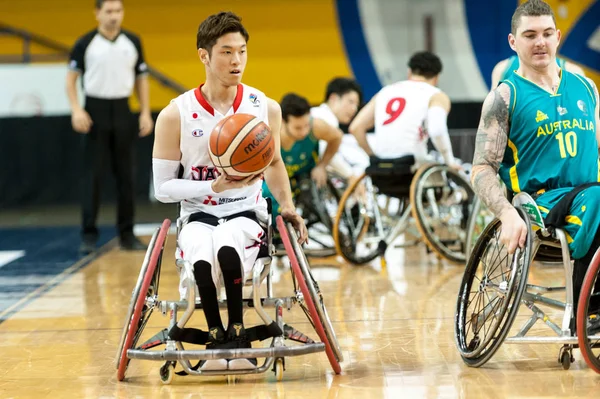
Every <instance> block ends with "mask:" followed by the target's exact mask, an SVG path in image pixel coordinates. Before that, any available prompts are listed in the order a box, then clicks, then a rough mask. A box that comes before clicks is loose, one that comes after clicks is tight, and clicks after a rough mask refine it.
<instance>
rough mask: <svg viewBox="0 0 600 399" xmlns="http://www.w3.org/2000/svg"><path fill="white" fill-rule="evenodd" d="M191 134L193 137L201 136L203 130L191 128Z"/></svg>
mask: <svg viewBox="0 0 600 399" xmlns="http://www.w3.org/2000/svg"><path fill="white" fill-rule="evenodd" d="M192 136H194V137H202V136H204V130H202V129H194V130H192Z"/></svg>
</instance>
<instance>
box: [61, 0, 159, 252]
mask: <svg viewBox="0 0 600 399" xmlns="http://www.w3.org/2000/svg"><path fill="white" fill-rule="evenodd" d="M95 12H96V20H97V21H98V27H97V28H96V29H94V30H93V31H91V32H89V33H86V34H85V35H83V36H81V37H80V38H79V39H78V40H77V42H76V43H75V46H74V47H73V49H72V52H71V56H70V62H69V69H70V71H69V72H68V74H67V93H68V96H69V101H70V104H71V110H72V116H71V123H72V125H73V129H74V130H75V131H76V132H77V133H81V134H83V135H84V137H83V141H84V149H83V151H84V165H83V172H84V176H85V178H84V187H83V203H82V208H83V209H82V230H81V234H82V243H81V247H80V251H81V252H82V253H84V254H88V253H90V252H92V251H94V250H95V248H96V241H97V238H98V229H97V227H96V219H97V215H98V209H99V206H100V186H101V181H102V177H103V175H104V172H105V171H106V170H107V169H112V170H113V173H114V175H115V178H116V182H117V195H118V210H117V228H118V233H119V237H120V242H121V248H122V249H125V250H143V249H145V246H144V245H143V244H142V243H141V242H140V241H139V240H138V239H137V238H136V237H135V236H134V234H133V219H134V192H135V191H134V167H133V164H134V162H133V160H134V147H135V141H136V138H137V137H138V136H140V137H144V136H147V135H149V134H150V133H151V132H152V128H153V124H154V122H153V120H152V116H151V113H150V93H149V86H148V79H147V77H146V73H147V70H148V67H147V66H146V63H145V62H144V56H143V52H142V44H141V41H140V38H139V37H138V36H136V35H134V34H133V33H130V32H127V31H125V30H123V29H121V23H122V21H123V2H122V1H121V0H96V10H95ZM79 76H81V78H82V84H83V91H84V94H85V108H82V107H81V106H80V104H79V101H78V98H77V85H76V82H77V78H78V77H79ZM134 88H135V91H136V94H137V97H138V99H139V103H140V116H139V125H138V124H137V123H136V121H135V118H134V116H133V114H132V113H131V111H130V109H129V104H128V99H129V97H130V96H131V93H132V91H133V89H134Z"/></svg>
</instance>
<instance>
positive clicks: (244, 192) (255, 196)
mask: <svg viewBox="0 0 600 399" xmlns="http://www.w3.org/2000/svg"><path fill="white" fill-rule="evenodd" d="M201 87H202V86H200V87H197V88H195V89H193V90H189V91H187V92H185V93H183V94H181V95H180V96H179V97H177V98H175V99H174V100H173V101H174V102H175V104H176V105H177V108H179V115H180V119H181V134H180V137H181V138H180V150H181V161H180V162H181V167H182V169H183V175H182V176H181V177H180V178H182V179H189V180H203V181H210V180H214V179H216V178H217V177H218V175H219V172H218V171H217V169H216V168H215V166H214V165H213V163H212V161H211V158H210V155H209V154H208V145H209V141H210V133H211V132H212V130H213V128H214V127H215V125H216V124H217V123H218V122H219V121H220V120H222V119H223V118H225V117H226V116H229V115H232V114H234V113H238V114H239V113H245V114H251V115H254V116H255V117H256V118H258V119H259V120H261V121H263V122H264V123H266V124H267V125H268V124H269V120H268V103H267V97H266V96H265V94H264V93H263V92H261V91H259V90H257V89H255V88H253V87H250V86H247V85H245V84H241V83H240V84H239V85H238V87H237V94H236V96H235V99H234V101H233V105H232V107H231V108H230V109H229V111H227V113H226V114H225V115H223V114H221V113H220V112H219V111H217V110H216V109H213V107H212V106H211V105H210V104H209V103H208V101H206V99H205V98H204V96H203V95H202V91H201V90H200V88H201ZM261 187H262V180H259V181H257V182H256V183H254V184H253V185H251V186H247V187H244V188H239V189H232V190H226V191H223V192H221V193H212V194H209V195H205V196H203V197H200V198H189V199H186V200H184V201H182V202H181V214H180V217H181V218H187V217H188V216H189V215H190V214H192V213H195V212H206V213H209V214H211V215H214V216H216V217H226V216H228V215H232V214H235V213H239V212H243V211H248V210H254V211H255V212H256V213H257V216H258V218H259V219H260V220H266V219H267V203H266V201H265V199H264V198H263V196H262V190H261Z"/></svg>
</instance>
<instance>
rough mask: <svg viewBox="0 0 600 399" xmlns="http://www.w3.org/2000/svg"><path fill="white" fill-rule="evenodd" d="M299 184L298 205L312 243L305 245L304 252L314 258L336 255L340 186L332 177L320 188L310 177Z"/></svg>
mask: <svg viewBox="0 0 600 399" xmlns="http://www.w3.org/2000/svg"><path fill="white" fill-rule="evenodd" d="M299 186H300V187H299V188H300V194H299V195H298V197H297V201H296V207H297V209H298V211H299V213H300V214H301V215H302V217H303V218H304V221H305V223H306V227H307V228H308V231H309V236H310V244H309V246H306V247H304V253H305V254H306V256H309V257H313V258H323V257H328V256H333V255H335V254H336V253H337V251H336V248H335V245H334V242H333V233H332V229H333V220H334V218H335V215H336V212H337V208H338V204H339V201H340V192H339V190H338V188H337V187H336V185H335V184H334V182H333V181H332V180H331V179H327V184H326V185H325V186H324V187H320V188H318V187H317V185H316V184H315V183H314V182H313V181H312V179H310V178H306V179H303V180H302V181H301V182H300V183H299Z"/></svg>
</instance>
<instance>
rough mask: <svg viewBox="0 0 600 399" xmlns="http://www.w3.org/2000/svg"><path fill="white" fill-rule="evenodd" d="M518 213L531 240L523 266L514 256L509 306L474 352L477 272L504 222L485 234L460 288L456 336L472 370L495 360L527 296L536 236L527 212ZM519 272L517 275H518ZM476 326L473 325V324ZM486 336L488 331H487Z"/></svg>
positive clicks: (496, 223) (503, 309)
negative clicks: (472, 302)
mask: <svg viewBox="0 0 600 399" xmlns="http://www.w3.org/2000/svg"><path fill="white" fill-rule="evenodd" d="M517 211H518V213H519V215H520V216H521V218H522V219H523V220H524V221H525V224H526V225H527V231H528V232H529V233H528V234H527V238H526V241H525V248H524V250H523V251H522V252H521V253H522V259H523V264H522V265H521V266H520V267H519V266H518V262H516V263H517V265H515V261H514V255H513V260H512V261H511V263H512V264H513V266H512V267H513V272H512V273H511V279H510V282H509V285H508V286H507V288H506V292H507V293H508V294H507V295H505V303H504V304H503V305H502V308H501V314H500V315H499V316H498V317H497V320H496V322H495V324H494V325H493V326H492V328H491V329H488V330H487V331H488V334H487V336H486V337H484V340H483V341H482V342H479V343H478V345H477V347H475V348H473V349H471V348H469V346H470V344H471V343H472V341H471V342H469V343H467V337H466V334H467V333H466V330H467V326H466V323H467V320H468V317H467V308H468V305H469V294H470V293H471V290H472V285H473V280H474V277H475V275H476V273H477V268H478V266H479V265H483V262H480V259H481V257H482V255H484V254H485V251H486V248H487V247H488V244H489V243H490V241H491V240H492V239H494V234H495V232H496V231H497V230H498V228H499V227H500V226H501V223H500V220H498V219H494V220H493V221H492V222H491V223H490V224H489V225H488V226H487V227H486V228H485V230H484V231H483V233H482V234H481V236H480V237H479V239H478V240H477V243H476V244H475V247H474V248H473V252H472V253H471V255H470V257H469V260H468V262H467V266H466V268H465V273H464V275H463V279H462V282H461V286H460V291H459V293H458V300H457V307H456V314H455V318H454V320H455V323H454V334H455V339H456V342H455V343H456V346H457V349H458V351H459V353H460V356H461V358H462V359H463V361H464V363H465V364H467V365H468V366H470V367H480V366H483V365H484V364H485V363H486V362H487V361H488V360H490V359H491V358H492V356H493V355H494V354H495V353H496V351H497V350H498V348H499V347H500V345H501V344H502V342H504V339H505V338H506V336H507V335H508V333H509V331H510V328H511V327H512V324H513V322H514V320H515V317H516V316H517V313H518V311H519V308H520V305H521V298H522V296H523V292H524V291H525V288H526V287H527V277H528V275H529V266H530V265H531V257H532V253H531V251H532V246H533V240H532V233H531V231H532V230H531V223H530V221H529V218H528V217H527V214H526V213H525V211H523V209H521V208H517ZM515 272H516V273H515ZM471 323H472V322H471ZM484 333H485V330H484Z"/></svg>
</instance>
